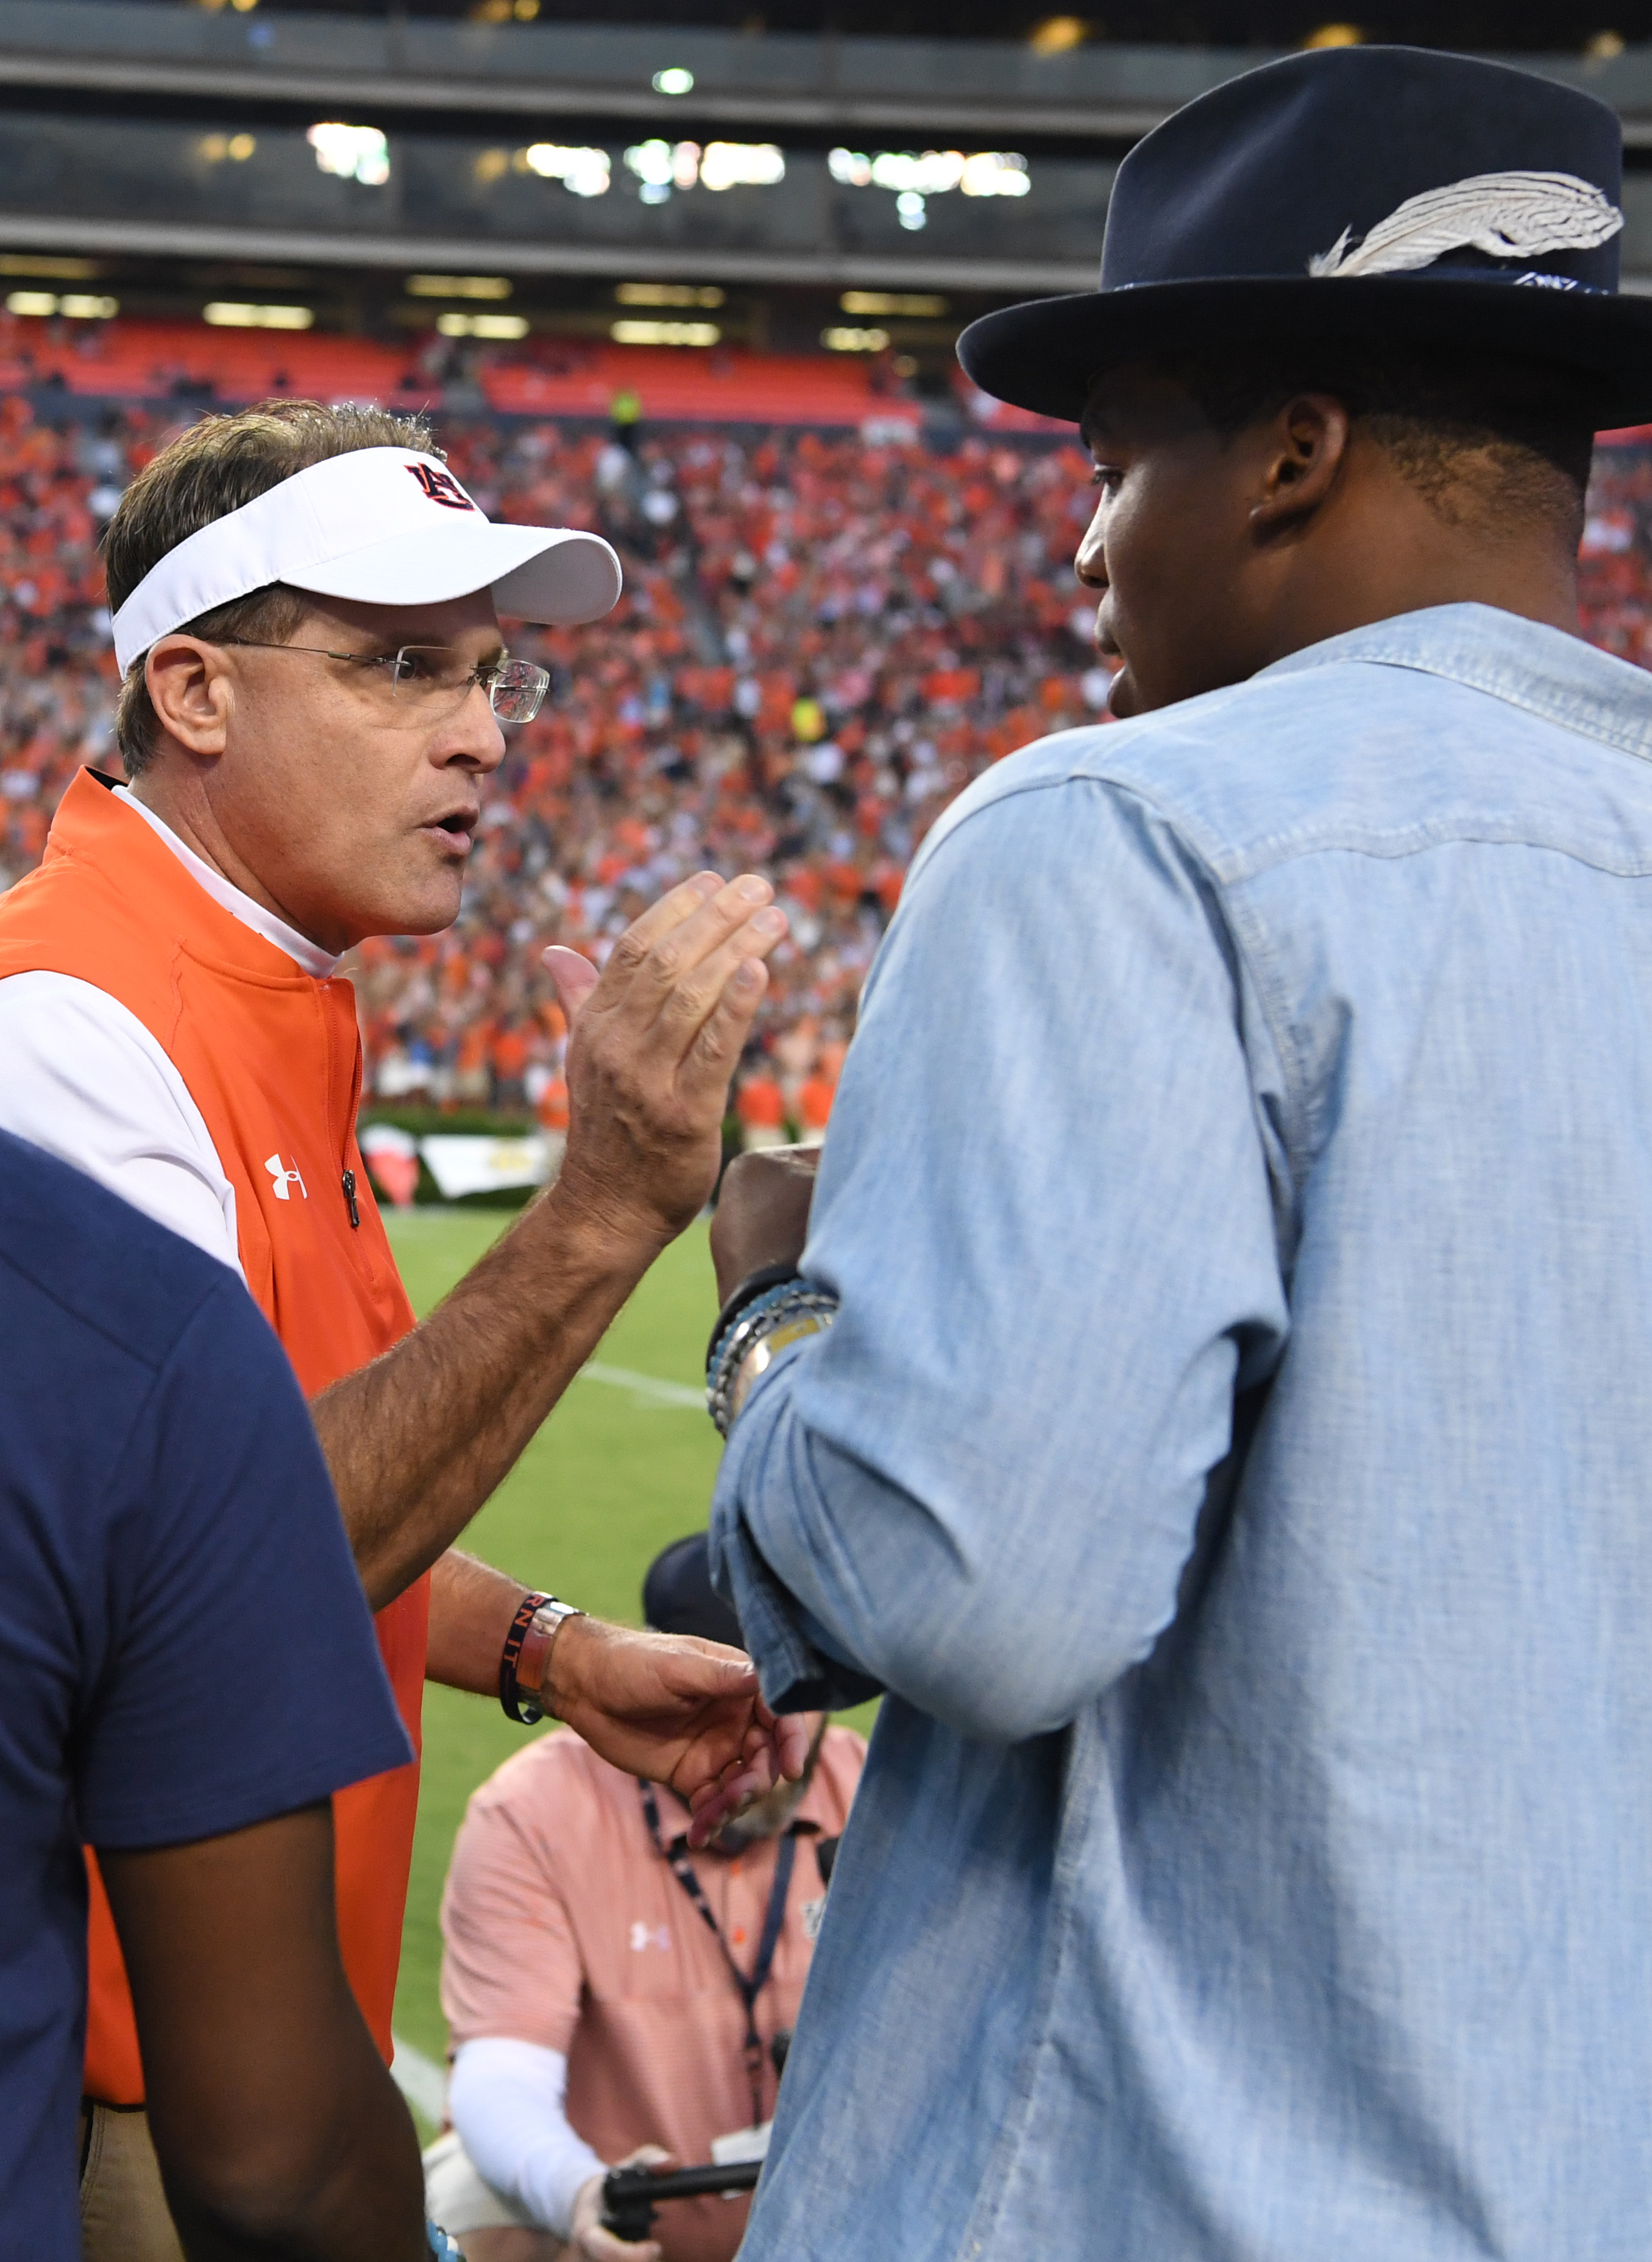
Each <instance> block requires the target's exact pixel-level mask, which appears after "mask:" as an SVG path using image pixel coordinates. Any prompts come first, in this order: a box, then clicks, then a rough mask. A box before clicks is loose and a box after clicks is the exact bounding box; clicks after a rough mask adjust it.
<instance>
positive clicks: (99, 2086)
mask: <svg viewBox="0 0 1652 2262" xmlns="http://www.w3.org/2000/svg"><path fill="white" fill-rule="evenodd" d="M26 973H53V974H68V975H72V976H75V977H76V979H78V980H80V981H83V982H90V983H92V984H93V985H94V986H95V987H96V988H97V989H99V990H103V991H107V993H108V994H109V996H110V997H112V998H117V999H118V1000H119V1003H120V1004H121V1005H124V1006H126V1008H127V1010H128V1011H129V1012H132V1013H133V1014H134V1015H135V1016H136V1017H137V1019H139V1020H140V1021H141V1022H142V1024H143V1026H144V1027H145V1028H147V1029H148V1032H149V1034H151V1036H153V1037H154V1038H155V1041H156V1042H157V1043H158V1044H160V1045H161V1046H162V1048H163V1049H164V1050H165V1051H166V1053H167V1054H168V1055H169V1056H170V1059H171V1060H172V1062H173V1063H174V1065H175V1066H176V1067H177V1071H178V1073H179V1075H180V1076H181V1077H183V1079H184V1083H185V1084H186V1085H187V1086H188V1087H189V1091H190V1094H191V1098H192V1099H194V1101H195V1104H196V1106H198V1108H199V1109H200V1112H201V1114H202V1117H203V1119H204V1120H205V1121H206V1128H207V1131H208V1133H209V1134H210V1135H211V1138H212V1142H213V1146H214V1147H215V1148H216V1149H217V1150H218V1158H219V1161H220V1163H222V1165H223V1169H224V1174H225V1176H226V1177H227V1178H228V1180H229V1182H230V1184H231V1185H233V1186H234V1190H235V1227H236V1233H237V1236H238V1239H239V1242H240V1254H241V1264H242V1271H244V1272H245V1274H246V1276H247V1286H249V1288H250V1289H251V1291H252V1293H253V1294H254V1296H255V1297H256V1299H257V1300H258V1303H259V1306H260V1307H261V1308H262V1309H263V1314H264V1315H265V1317H266V1318H267V1319H268V1320H269V1322H270V1324H271V1327H273V1328H274V1329H275V1330H276V1333H277V1334H278V1336H280V1338H281V1341H282V1343H283V1344H285V1348H286V1351H287V1355H288V1357H289V1358H291V1359H292V1364H293V1366H294V1368H295V1369H296V1370H297V1373H298V1378H299V1382H300V1384H301V1385H302V1386H303V1388H304V1392H305V1394H306V1396H307V1397H312V1398H313V1397H314V1395H315V1394H316V1393H317V1392H318V1391H321V1390H323V1389H325V1388H326V1387H327V1386H328V1383H330V1382H336V1381H337V1380H338V1379H339V1377H340V1376H341V1375H345V1374H350V1373H352V1372H354V1371H355V1370H356V1368H357V1367H359V1366H363V1365H365V1364H366V1362H367V1361H368V1360H369V1359H371V1358H377V1357H378V1355H379V1352H380V1351H385V1350H387V1349H388V1347H389V1346H390V1345H391V1344H393V1343H395V1342H396V1341H397V1340H398V1338H399V1337H400V1336H403V1335H405V1334H406V1333H407V1331H408V1329H409V1328H410V1327H411V1326H412V1325H413V1311H412V1307H410V1306H409V1304H408V1299H407V1296H406V1293H404V1291H403V1289H402V1286H401V1282H400V1279H399V1277H398V1275H397V1272H396V1266H395V1260H394V1258H393V1257H392V1255H391V1253H390V1245H389V1243H388V1242H387V1241H386V1238H385V1229H384V1227H383V1225H382V1223H381V1222H380V1221H379V1212H378V1209H377V1207H375V1205H374V1202H373V1198H372V1193H371V1192H370V1191H369V1189H368V1185H367V1173H366V1171H365V1170H364V1168H363V1166H362V1159H361V1154H360V1150H359V1149H358V1148H357V1144H356V1105H357V1097H358V1095H359V1092H360V1090H361V1045H360V1041H359V1039H358V1037H357V1032H356V1000H355V992H354V991H352V990H351V988H350V983H348V982H341V981H339V980H337V979H336V978H335V979H334V980H332V981H329V982H318V981H316V980H314V978H313V977H312V976H309V975H307V974H306V973H304V972H303V971H302V969H300V968H299V967H297V966H295V965H294V964H293V962H292V960H291V959H290V958H289V957H288V956H287V955H286V954H285V951H281V950H278V949H277V948H276V947H275V945H274V944H273V943H271V942H266V941H265V940H264V939H263V936H262V935H260V934H256V933H254V932H253V930H252V929H251V928H250V927H247V926H242V923H241V921H240V920H239V919H237V918H232V916H231V915H230V913H229V912H228V911H225V910H224V909H223V907H222V905H221V904H217V903H214V902H213V898H212V897H210V896H209V895H208V894H207V893H206V890H205V889H203V888H201V887H200V886H198V884H197V882H195V881H194V880H193V879H192V878H191V875H190V874H189V872H188V871H187V870H186V869H185V868H184V866H183V865H182V864H181V863H180V862H179V861H178V860H177V857H176V856H175V855H174V854H172V852H171V850H170V848H169V847H168V846H167V845H166V843H165V842H164V841H163V840H162V839H161V838H160V837H159V835H158V834H157V833H155V832H154V831H153V830H152V829H151V828H150V827H149V826H148V825H146V824H145V823H144V821H143V819H142V818H141V817H139V816H137V815H136V814H135V813H134V812H133V810H130V809H127V808H125V807H123V806H122V804H121V803H119V802H118V801H116V800H115V799H114V798H113V797H112V795H111V794H110V793H108V792H107V791H106V790H105V785H104V782H101V781H99V780H98V779H97V778H96V777H95V776H94V775H93V774H92V773H91V772H90V771H88V770H83V771H82V772H81V773H80V774H79V775H78V776H77V777H76V780H75V782H74V783H73V784H72V785H71V786H70V787H69V791H68V792H67V793H66V794H65V795H64V796H63V798H62V801H61V803H60V804H59V807H58V811H57V815H56V818H54V821H53V825H52V830H51V832H50V835H49V837H48V839H47V846H46V861H45V862H44V863H43V864H42V865H41V866H40V869H39V870H38V871H35V872H32V873H31V874H30V875H29V876H28V877H27V878H26V879H25V880H22V881H20V882H18V885H17V886H16V887H15V888H13V889H12V890H11V891H10V893H9V894H7V895H6V896H4V897H0V979H4V976H8V975H11V974H26ZM347 1170H348V1171H354V1173H355V1178H356V1186H355V1194H356V1204H357V1214H358V1215H359V1217H360V1220H361V1223H360V1225H359V1227H352V1226H351V1224H350V1210H349V1206H348V1204H347V1202H346V1200H345V1197H344V1191H343V1173H344V1172H345V1171H347ZM428 1617H429V1581H428V1580H427V1579H421V1580H420V1581H418V1583H417V1584H416V1585H415V1586H413V1587H410V1588H408V1591H407V1592H406V1593H405V1594H403V1595H400V1596H398V1597H397V1599H396V1600H395V1601H394V1602H393V1603H391V1604H390V1606H389V1608H388V1609H387V1610H381V1611H380V1612H379V1617H378V1621H377V1624H378V1632H379V1648H380V1650H381V1652H382V1653H383V1655H384V1660H385V1665H386V1670H387V1671H388V1673H389V1675H390V1679H391V1682H392V1684H393V1687H394V1689H395V1692H396V1701H397V1703H398V1704H399V1705H400V1709H401V1717H402V1718H403V1720H404V1721H405V1722H406V1723H407V1727H408V1734H409V1735H410V1736H411V1737H412V1739H413V1742H414V1747H415V1750H416V1749H417V1748H418V1743H419V1709H420V1703H421V1699H422V1693H423V1688H424V1654H425V1630H426V1623H427V1620H428ZM257 1629H258V1598H257V1596H256V1595H254V1594H249V1596H247V1656H248V1690H249V1692H251V1691H253V1690H256V1663H257V1639H258V1631H257ZM200 1694H201V1702H202V1704H220V1703H221V1702H222V1701H223V1692H222V1691H221V1690H214V1689H202V1690H201V1692H200ZM246 1701H248V1702H256V1697H255V1696H253V1695H252V1694H250V1693H248V1694H247V1696H246ZM418 1794H419V1769H418V1764H417V1762H416V1761H414V1762H412V1763H411V1764H409V1765H408V1766H407V1767H404V1768H398V1769H396V1770H395V1772H394V1773H393V1774H391V1775H383V1776H375V1777H373V1778H372V1781H370V1782H367V1783H355V1784H352V1785H351V1786H350V1789H349V1790H342V1791H339V1792H338V1793H337V1794H336V1795H335V1798H334V1801H333V1814H334V1826H335V1836H336V1841H337V1887H338V1930H339V1941H340V1945H341V1947H342V1949H343V1956H344V1968H345V1970H347V1972H348V1973H349V1975H350V1985H351V1986H352V1987H353V1989H354V1990H355V1993H356V1999H357V2002H358V2003H359V2004H360V2005H361V2007H362V2010H363V2013H364V2015H365V2017H366V2020H367V2023H368V2025H369V2026H370V2027H371V2028H372V2032H373V2035H374V2038H375V2039H376V2041H377V2042H378V2044H379V2049H381V2050H382V2051H383V2052H384V2054H385V2057H386V2059H387V2058H388V2057H389V2056H390V2047H391V2045H390V2010H391V2002H392V1999H393V1995H394V1992H395V1985H396V1963H397V1960H398V1957H399V1956H400V1948H401V1918H402V1906H403V1903H404V1901H405V1900H406V1898H407V1889H408V1867H409V1864H410V1862H411V1860H412V1853H413V1825H414V1817H415V1811H416V1808H417V1805H418ZM91 1868H92V1905H91V1916H90V1935H89V1954H90V1990H89V1997H88V2005H87V2029H86V2087H87V2092H88V2093H89V2094H90V2095H91V2096H93V2097H99V2098H103V2099H104V2100H106V2101H107V2102H108V2103H110V2104H114V2105H135V2104H139V2103H141V2101H142V2098H143V2069H142V2066H141V2063H140V2060H139V2056H138V2039H137V2034H136V2030H135V2028H134V2026H133V2015H132V2001H131V1997H130V1995H129V1994H128V1992H127V1988H126V1970H125V1967H124V1965H123V1964H122V1962H121V1957H120V1949H119V1942H118V1941H117V1940H116V1937H115V1930H114V1926H113V1923H112V1920H111V1917H110V1914H109V1907H108V1903H107V1902H106V1900H105V1898H104V1893H103V1889H102V1886H101V1884H99V1882H98V1879H97V1869H96V1865H95V1863H93V1864H92V1865H91Z"/></svg>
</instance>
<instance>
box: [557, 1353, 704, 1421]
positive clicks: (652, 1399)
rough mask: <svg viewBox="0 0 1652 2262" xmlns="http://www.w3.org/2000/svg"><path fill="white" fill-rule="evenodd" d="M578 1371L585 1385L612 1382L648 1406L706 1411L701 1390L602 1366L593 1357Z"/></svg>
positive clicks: (617, 1368) (598, 1360)
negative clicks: (585, 1382) (586, 1383)
mask: <svg viewBox="0 0 1652 2262" xmlns="http://www.w3.org/2000/svg"><path fill="white" fill-rule="evenodd" d="M580 1372H581V1374H582V1375H583V1376H584V1378H585V1380H587V1381H588V1382H611V1383H612V1384H613V1385H614V1387H616V1389H618V1390H629V1391H630V1392H631V1395H632V1397H633V1398H640V1399H642V1400H643V1401H645V1402H646V1404H648V1405H650V1406H692V1407H693V1408H694V1409H695V1411H696V1413H697V1414H703V1413H704V1411H705V1393H704V1391H703V1390H690V1389H689V1386H688V1384H687V1383H686V1382H662V1381H661V1380H660V1377H659V1376H658V1375H657V1374H638V1372H637V1370H636V1369H635V1367H631V1366H604V1365H602V1361H601V1360H600V1359H595V1358H594V1359H592V1360H591V1361H590V1362H589V1364H588V1365H585V1366H582V1367H581V1369H580Z"/></svg>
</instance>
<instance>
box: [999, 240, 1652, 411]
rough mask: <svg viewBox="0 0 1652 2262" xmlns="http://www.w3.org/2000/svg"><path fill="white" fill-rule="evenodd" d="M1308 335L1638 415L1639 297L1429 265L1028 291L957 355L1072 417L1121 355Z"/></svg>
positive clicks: (1643, 352) (1644, 327) (1648, 319)
mask: <svg viewBox="0 0 1652 2262" xmlns="http://www.w3.org/2000/svg"><path fill="white" fill-rule="evenodd" d="M1321 341H1324V342H1336V343H1338V344H1367V345H1378V344H1389V345H1400V344H1403V345H1408V346H1421V347H1429V346H1438V347H1439V348H1440V349H1442V350H1448V349H1456V350H1458V351H1463V350H1468V351H1472V352H1475V353H1487V352H1491V353H1508V354H1518V355H1520V356H1523V357H1527V358H1529V359H1531V360H1534V361H1541V362H1547V363H1548V364H1552V365H1553V366H1554V367H1555V369H1556V370H1557V371H1566V372H1569V374H1570V375H1572V376H1573V377H1575V378H1577V379H1578V380H1580V391H1581V393H1583V397H1584V399H1585V400H1586V401H1587V402H1588V404H1589V407H1590V409H1591V414H1592V415H1593V417H1594V421H1595V424H1596V427H1597V429H1600V430H1609V429H1612V428H1613V427H1615V426H1620V425H1625V424H1641V423H1647V422H1652V299H1639V298H1618V297H1614V296H1612V294H1610V293H1608V292H1587V291H1555V290H1547V289H1543V288H1540V287H1537V288H1533V287H1531V286H1529V285H1522V284H1512V283H1504V282H1491V281H1485V282H1481V281H1474V280H1458V279H1456V278H1455V277H1452V278H1450V279H1448V278H1447V277H1446V276H1443V275H1437V276H1435V277H1421V276H1414V275H1412V276H1401V275H1396V276H1372V277H1362V278H1360V280H1358V281H1353V280H1349V281H1346V282H1340V281H1337V280H1334V279H1331V278H1322V279H1315V278H1312V277H1307V276H1302V277H1296V276H1289V275H1281V276H1261V277H1233V278H1231V279H1228V278H1223V279H1221V280H1215V281H1208V282H1207V281H1200V282H1187V283H1144V284H1141V285H1137V286H1136V287H1135V288H1133V289H1129V290H1122V291H1086V292H1079V293H1078V294H1077V295H1076V296H1074V297H1072V298H1065V299H1033V300H1031V301H1029V302H1028V303H1027V304H1025V305H1023V306H1006V307H1004V308H1002V309H1001V310H1000V312H999V313H996V314H985V315H983V317H982V318H981V320H980V321H976V322H971V323H970V327H969V328H968V329H966V330H965V331H964V333H963V336H962V337H961V338H960V339H959V340H958V359H959V360H960V361H961V362H962V363H963V367H964V369H965V371H966V372H967V373H968V374H969V376H970V378H973V380H974V382H975V383H976V384H977V385H979V386H980V388H981V390H982V392H983V393H991V394H992V397H993V398H994V400H1006V401H1009V402H1011V403H1012V404H1013V405H1014V407H1018V408H1030V409H1032V410H1033V411H1034V412H1035V414H1038V415H1040V416H1055V417H1059V418H1061V419H1063V420H1064V421H1066V422H1068V423H1071V424H1076V423H1077V422H1078V420H1079V418H1080V417H1081V416H1082V415H1083V414H1084V406H1085V403H1086V400H1088V399H1089V396H1090V392H1091V388H1092V386H1093V385H1094V383H1095V381H1096V379H1097V378H1099V377H1102V376H1105V375H1106V373H1107V371H1109V370H1112V369H1117V368H1118V367H1120V366H1121V365H1122V364H1123V363H1125V362H1131V361H1143V360H1148V359H1151V358H1152V357H1155V356H1157V355H1160V354H1167V353H1185V352H1187V351H1190V350H1192V349H1195V348H1198V349H1220V348H1222V347H1223V346H1224V345H1235V346H1238V345H1244V346H1254V345H1258V344H1266V345H1272V344H1276V343H1277V344H1281V345H1283V344H1292V343H1297V342H1302V343H1313V342H1321Z"/></svg>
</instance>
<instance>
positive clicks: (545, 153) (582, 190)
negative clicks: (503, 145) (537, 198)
mask: <svg viewBox="0 0 1652 2262" xmlns="http://www.w3.org/2000/svg"><path fill="white" fill-rule="evenodd" d="M511 164H512V166H513V168H514V169H516V171H518V172H527V173H537V175H538V176H539V178H540V179H541V180H542V181H560V182H561V184H562V185H563V187H564V188H565V189H566V191H568V193H569V195H570V196H575V197H605V196H606V195H607V194H608V190H609V182H610V171H609V159H608V152H607V150H606V149H574V148H564V146H563V145H562V143H561V142H559V141H536V142H534V143H533V144H532V146H531V147H530V148H526V149H518V150H517V152H516V156H515V157H513V158H512V160H511Z"/></svg>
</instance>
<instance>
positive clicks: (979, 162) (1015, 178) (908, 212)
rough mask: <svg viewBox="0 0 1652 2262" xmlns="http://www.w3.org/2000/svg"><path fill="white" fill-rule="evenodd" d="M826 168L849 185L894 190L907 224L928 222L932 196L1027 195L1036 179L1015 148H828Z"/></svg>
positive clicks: (899, 214) (903, 223)
mask: <svg viewBox="0 0 1652 2262" xmlns="http://www.w3.org/2000/svg"><path fill="white" fill-rule="evenodd" d="M826 170H827V172H828V173H830V174H831V176H832V177H833V180H834V181H836V182H837V183H838V184H840V187H843V188H846V189H892V190H893V191H895V217H896V219H897V220H898V221H899V222H900V224H901V226H902V227H907V228H918V227H925V226H927V222H928V217H929V215H928V212H927V204H928V199H929V198H931V197H944V196H947V195H949V194H950V193H951V191H953V190H954V189H961V190H962V191H963V193H964V195H965V196H966V197H1025V196H1030V195H1031V193H1032V186H1033V178H1032V174H1031V172H1030V171H1029V170H1028V163H1027V160H1026V158H1025V157H1023V156H1021V155H1019V154H1018V153H1017V152H1016V151H1015V150H1014V149H977V150H975V151H974V152H973V153H972V154H971V155H968V156H966V155H964V153H963V150H962V149H926V150H924V151H923V152H922V153H921V154H919V153H918V152H916V151H914V150H911V149H880V150H878V151H877V153H876V155H868V154H867V152H866V151H865V150H863V149H829V150H827V152H826Z"/></svg>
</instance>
